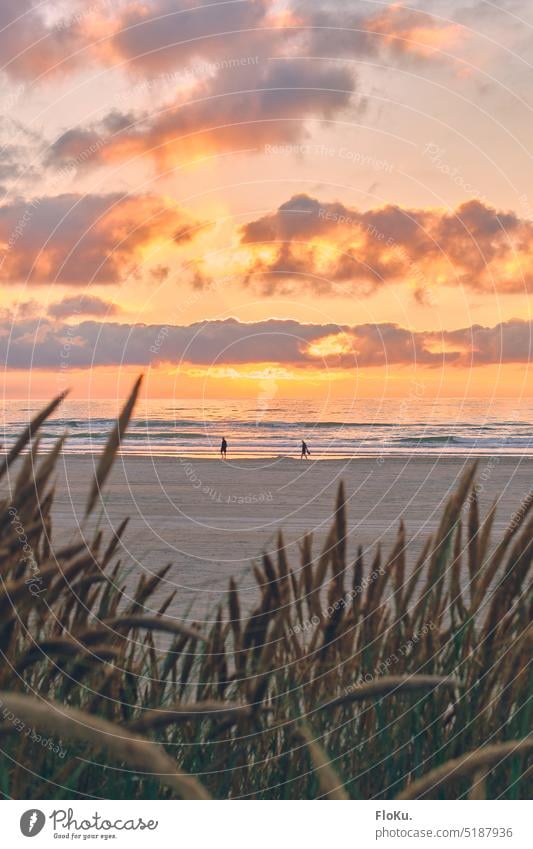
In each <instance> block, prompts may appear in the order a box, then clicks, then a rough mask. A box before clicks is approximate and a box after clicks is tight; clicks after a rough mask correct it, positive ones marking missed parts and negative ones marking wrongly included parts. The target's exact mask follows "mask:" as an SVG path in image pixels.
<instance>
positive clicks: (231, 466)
mask: <svg viewBox="0 0 533 849" xmlns="http://www.w3.org/2000/svg"><path fill="white" fill-rule="evenodd" d="M97 461H98V457H97V455H90V456H80V455H69V454H65V455H64V456H63V457H62V458H61V459H60V462H59V464H58V467H57V472H58V486H57V488H56V497H55V504H54V509H53V521H54V532H55V533H54V538H55V540H56V545H58V544H61V545H63V544H64V543H65V542H67V541H69V540H71V539H74V538H75V537H76V534H77V533H79V532H80V529H81V532H82V533H83V534H86V535H87V536H88V537H90V536H91V535H92V531H93V529H94V527H95V525H98V527H100V528H101V529H102V530H103V531H104V538H107V537H109V534H110V532H111V529H112V528H116V527H118V525H119V524H120V522H121V521H122V520H123V519H124V518H125V517H130V522H129V525H128V527H127V529H126V532H125V534H124V540H123V546H122V551H121V559H122V561H123V565H124V568H125V569H127V570H128V576H127V579H126V580H125V584H126V586H127V587H130V586H133V584H134V583H136V581H137V578H138V576H139V575H140V574H145V575H147V576H148V577H149V576H150V575H151V574H153V573H154V572H155V571H157V570H159V569H161V568H162V567H163V566H164V565H165V564H167V563H172V564H173V565H172V568H171V569H170V571H169V573H168V575H167V577H166V579H165V582H164V583H163V585H162V588H161V589H160V591H159V595H156V597H155V602H157V603H159V602H162V601H163V599H164V598H165V596H166V595H167V594H168V592H171V591H174V590H175V591H176V596H175V598H174V600H173V602H172V606H171V608H170V612H171V613H172V614H173V615H176V616H179V617H180V618H183V619H184V620H186V621H187V620H192V619H198V618H200V619H201V618H210V616H211V614H212V613H213V611H214V610H215V608H216V606H217V604H219V603H221V602H222V601H223V600H224V599H225V591H226V589H227V586H228V580H229V578H230V577H231V576H233V577H235V578H236V579H238V583H239V585H240V587H241V590H242V593H243V598H246V594H247V587H249V593H250V597H249V600H250V603H252V601H253V599H255V597H256V596H255V593H256V590H255V589H254V588H253V584H254V581H253V579H252V580H250V579H248V578H247V574H248V575H249V570H250V565H251V562H252V561H253V560H254V559H257V558H259V557H260V556H261V554H262V552H263V551H275V549H276V538H277V533H278V531H280V530H281V531H282V533H283V536H284V540H285V542H286V543H287V545H288V551H289V558H290V562H291V563H292V564H294V565H296V564H297V563H298V561H299V557H298V554H299V552H298V546H299V544H300V543H301V541H302V538H303V536H304V534H305V533H306V532H311V533H312V534H313V541H314V551H315V553H318V551H319V549H320V547H321V545H323V543H324V540H325V537H326V534H327V531H328V528H329V526H330V523H331V520H332V516H333V512H334V504H335V498H336V493H337V489H338V486H339V483H340V481H343V482H344V486H345V492H346V500H347V517H348V541H347V547H348V552H349V554H350V557H352V558H353V557H354V556H355V553H356V550H357V546H359V545H361V546H362V547H363V550H364V551H365V552H367V559H368V556H369V552H370V551H372V550H373V548H374V546H375V545H376V544H377V543H378V542H379V543H380V544H381V545H382V547H383V550H384V552H385V553H387V552H388V551H389V550H390V547H391V546H392V543H393V541H394V538H395V535H396V531H397V528H398V523H399V522H400V520H403V522H404V523H405V528H406V534H407V538H408V541H409V548H408V563H407V566H408V569H409V568H412V566H413V564H414V562H415V560H416V556H417V555H418V553H419V552H420V550H421V548H422V545H423V543H424V542H425V540H426V538H427V536H428V535H429V534H431V533H432V532H433V531H434V530H435V529H436V528H437V526H438V523H439V521H440V518H441V515H442V508H443V505H444V502H445V501H446V499H447V498H448V496H449V495H450V494H451V492H452V491H453V490H454V487H455V485H456V483H457V481H458V479H459V477H460V475H461V474H462V472H463V471H464V469H465V467H466V466H467V465H468V464H469V463H470V462H472V460H470V459H469V458H468V457H466V456H463V457H457V458H453V457H445V458H442V457H436V456H434V457H426V458H421V457H419V456H417V457H412V456H405V457H386V456H385V457H384V456H379V457H374V458H369V457H365V458H360V459H352V460H349V461H340V460H330V461H329V460H321V461H307V462H306V461H299V460H294V459H289V458H276V459H274V458H273V459H271V460H265V459H264V458H263V459H260V460H259V459H255V460H252V459H250V460H235V461H232V460H231V459H228V461H227V462H222V461H220V460H219V459H213V460H205V459H192V458H180V457H146V456H122V457H118V458H117V459H116V461H115V465H114V467H113V469H112V471H111V474H110V476H109V478H108V481H107V483H106V485H105V489H104V498H103V504H102V505H101V507H100V509H98V508H97V509H95V511H94V515H93V517H92V518H91V521H90V523H89V524H87V525H86V524H84V523H83V513H84V507H85V503H86V499H87V494H88V490H89V486H90V481H91V479H92V476H93V472H94V468H95V464H96V463H97ZM477 462H478V471H477V481H478V489H477V491H478V497H479V504H480V511H481V514H482V515H483V514H484V512H485V511H486V510H487V509H488V508H489V506H490V505H491V503H492V502H493V500H495V499H496V500H497V501H498V510H497V516H496V521H495V525H494V538H495V539H498V538H500V537H501V532H502V531H503V530H504V529H505V527H507V526H508V525H509V523H510V522H511V521H512V518H513V515H514V514H515V513H516V512H517V511H519V510H520V506H521V504H522V503H523V501H524V499H525V498H526V497H527V495H528V493H529V492H530V490H531V481H532V472H533V460H532V459H531V458H527V457H504V456H497V455H496V456H490V457H488V456H486V457H481V458H478V460H477ZM465 518H466V517H465ZM57 541H59V543H58V542H57ZM153 609H154V610H155V609H157V605H156V604H154V606H153Z"/></svg>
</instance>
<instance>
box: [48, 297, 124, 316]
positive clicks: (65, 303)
mask: <svg viewBox="0 0 533 849" xmlns="http://www.w3.org/2000/svg"><path fill="white" fill-rule="evenodd" d="M117 312H118V308H117V306H116V304H114V303H113V302H112V301H104V299H103V298H98V297H97V296H96V295H71V296H69V297H66V298H63V300H61V301H58V302H57V303H55V304H51V305H50V306H49V307H48V315H49V316H50V317H51V318H70V317H71V316H78V315H96V316H113V315H116V314H117Z"/></svg>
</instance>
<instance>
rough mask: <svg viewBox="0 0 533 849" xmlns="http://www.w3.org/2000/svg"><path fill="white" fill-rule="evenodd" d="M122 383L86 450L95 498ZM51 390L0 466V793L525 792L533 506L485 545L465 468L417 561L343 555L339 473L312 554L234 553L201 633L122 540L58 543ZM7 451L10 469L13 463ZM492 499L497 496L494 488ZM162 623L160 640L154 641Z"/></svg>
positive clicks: (403, 543)
mask: <svg viewBox="0 0 533 849" xmlns="http://www.w3.org/2000/svg"><path fill="white" fill-rule="evenodd" d="M138 388H139V385H138V384H136V386H135V388H134V390H133V393H132V395H131V397H130V399H129V400H128V402H127V404H126V406H125V408H124V410H123V412H122V414H121V416H120V418H119V421H118V422H117V426H116V428H115V429H114V431H113V433H112V434H111V435H110V439H109V443H108V445H107V448H106V450H105V452H104V453H103V456H102V457H101V459H100V462H99V465H98V468H97V472H96V477H95V480H94V481H93V482H92V483H91V485H90V487H89V492H88V502H87V512H88V513H90V512H91V511H92V510H94V508H95V505H96V504H97V503H98V499H99V496H100V490H101V487H102V486H103V485H104V484H105V479H106V477H107V475H108V473H109V471H110V469H111V466H112V463H113V460H114V459H115V456H116V453H117V451H118V449H119V447H120V441H121V439H122V437H123V434H124V432H125V430H126V428H127V424H128V420H129V418H130V416H131V413H132V410H133V405H134V402H135V397H136V395H137V392H138ZM61 400H62V399H61V398H59V399H57V401H56V402H53V403H52V404H50V405H49V407H48V408H47V409H46V410H45V411H43V413H42V414H40V415H39V416H38V417H36V419H35V420H34V422H33V423H32V425H31V426H30V427H29V428H27V429H26V430H25V432H24V433H23V434H22V435H21V437H20V439H19V440H18V442H17V443H16V445H15V446H14V447H13V448H12V449H11V450H10V452H9V453H8V454H7V456H6V459H5V462H4V466H3V468H2V469H0V477H2V478H3V481H2V484H3V490H4V491H3V493H2V498H1V501H0V552H1V570H0V575H1V584H0V648H1V651H2V659H3V662H2V664H1V666H0V749H1V751H2V755H1V760H0V791H1V792H2V793H3V794H4V796H6V797H11V798H26V799H27V798H32V799H38V798H46V799H52V798H62V799H68V798H86V797H98V798H171V797H174V796H177V797H183V798H209V797H213V798H240V797H246V798H265V799H268V798H274V799H288V798H293V799H294V798H296V799H313V798H328V799H348V798H355V799H370V798H383V799H391V798H396V797H398V798H466V797H468V796H470V797H471V798H512V799H516V798H529V797H530V796H531V789H532V786H531V771H530V767H531V760H532V749H533V738H532V737H531V736H529V735H530V731H531V718H532V717H531V661H530V658H531V647H532V640H531V637H532V634H531V624H530V623H531V612H532V611H531V602H532V594H531V582H530V572H531V562H532V555H533V511H532V510H531V508H532V506H533V501H532V500H531V499H530V500H529V501H528V502H526V503H525V504H523V505H522V506H521V508H520V510H518V511H517V513H516V514H515V516H514V518H513V521H512V524H511V526H510V527H509V528H508V530H507V531H506V532H505V533H504V535H503V536H502V537H501V539H498V540H494V541H493V540H492V525H493V522H494V517H495V509H494V508H493V509H492V510H490V511H489V513H488V515H487V516H485V517H484V518H483V519H480V517H479V511H478V504H477V499H476V495H475V492H476V490H475V486H474V483H475V466H474V465H472V466H471V467H470V468H469V469H468V470H467V471H466V472H465V474H464V476H463V477H462V479H461V481H460V483H459V485H458V488H457V491H456V492H455V494H454V495H453V496H452V497H451V498H450V499H449V501H448V502H447V504H446V506H445V508H444V511H443V514H442V518H441V522H440V526H439V528H438V530H437V532H436V533H435V534H434V536H433V537H431V538H429V539H428V540H427V543H426V545H425V548H424V550H423V553H422V555H421V556H420V557H419V559H418V562H416V563H412V562H410V561H409V543H408V541H407V539H406V535H405V529H404V527H403V525H402V524H401V523H400V526H399V529H398V536H397V540H396V543H395V545H394V546H393V548H392V551H390V552H389V553H387V554H386V555H384V554H383V553H382V552H381V550H380V548H379V546H378V547H376V550H375V552H374V555H373V558H372V559H371V561H370V562H367V561H366V560H365V558H364V557H363V554H362V552H361V551H359V553H358V555H357V556H356V558H355V562H348V559H347V551H346V537H347V517H346V510H345V499H344V491H343V487H342V485H341V487H340V488H339V492H338V497H337V503H336V507H335V518H334V522H333V525H332V528H331V530H330V533H329V536H328V538H327V541H326V544H325V546H324V548H323V550H322V551H320V552H315V551H314V550H313V544H312V539H311V537H310V536H307V537H305V539H304V541H303V543H302V545H301V553H300V560H299V562H298V563H294V564H290V563H289V562H288V559H287V554H286V551H285V547H284V543H283V538H282V536H281V535H280V536H279V538H278V542H277V547H276V550H275V551H273V552H271V553H268V554H267V553H265V554H264V556H263V558H262V561H261V562H260V563H255V564H254V565H253V573H254V575H255V580H256V583H257V604H256V607H255V608H254V609H253V610H252V611H251V613H246V612H243V610H242V605H241V599H240V597H239V592H238V589H237V586H236V584H235V582H234V581H233V580H230V582H229V588H228V595H227V601H226V602H225V603H224V604H221V605H220V606H219V607H218V609H217V610H216V612H215V615H214V616H213V621H214V624H212V625H211V627H210V628H206V627H203V626H201V625H198V626H194V627H190V626H185V625H184V624H182V623H181V622H180V621H179V620H178V619H176V618H172V617H171V616H170V614H169V612H168V611H169V609H171V607H170V605H171V603H172V599H173V594H171V595H170V596H169V597H168V599H167V600H166V601H165V603H164V604H163V605H162V607H161V608H160V610H159V612H158V614H157V615H156V616H154V615H153V614H151V615H146V614H145V613H144V606H145V604H146V603H147V602H148V600H149V599H150V598H151V597H152V596H153V595H154V592H155V591H156V589H157V588H158V585H159V583H160V582H161V580H162V578H163V577H164V576H165V575H166V574H167V572H168V571H169V568H170V567H168V566H165V567H163V568H162V569H161V570H160V571H159V573H158V574H157V575H156V576H155V577H145V576H144V575H143V574H141V575H140V576H139V579H138V583H137V586H136V589H135V591H134V594H133V599H132V598H131V593H129V594H128V596H126V594H125V592H124V584H123V569H124V564H122V562H121V560H120V551H121V544H120V541H121V538H122V536H123V534H124V533H125V531H126V527H127V520H126V519H125V520H124V522H123V523H122V524H121V525H120V527H119V528H117V529H116V531H115V532H114V533H113V534H111V537H110V538H109V539H104V534H103V533H102V531H101V530H96V531H95V532H94V535H93V536H92V538H91V539H90V540H81V539H80V541H79V543H73V544H70V545H65V544H62V542H61V541H56V539H55V536H54V532H53V526H52V518H51V516H52V505H53V499H54V467H55V464H56V462H57V459H58V457H59V454H60V450H61V446H62V443H61V441H60V442H59V443H58V444H57V446H56V447H55V448H54V450H53V451H51V452H50V453H49V454H45V455H41V454H40V453H39V450H38V448H39V429H40V427H41V426H42V424H43V422H45V421H46V418H47V417H48V416H49V415H50V414H51V413H52V412H53V410H54V409H55V405H56V404H57V403H60V401H61ZM14 463H17V469H16V474H14V473H13V464H14ZM495 495H496V494H495ZM161 634H165V635H166V640H167V644H168V647H167V648H165V649H164V650H162V649H161V642H160V640H161V637H160V635H161Z"/></svg>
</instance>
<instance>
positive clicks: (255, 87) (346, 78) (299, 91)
mask: <svg viewBox="0 0 533 849" xmlns="http://www.w3.org/2000/svg"><path fill="white" fill-rule="evenodd" d="M354 86H355V83H354V76H353V73H352V72H351V71H350V70H348V69H346V68H340V67H334V66H332V65H330V64H328V63H321V62H316V61H314V62H313V61H307V60H304V59H302V60H297V59H283V60H276V61H274V62H268V63H262V64H257V65H255V64H252V65H250V66H249V67H243V68H241V69H240V71H239V72H238V74H236V75H234V76H233V77H232V85H231V86H229V87H228V84H227V82H226V80H222V79H221V78H220V77H219V76H215V77H214V78H212V79H209V80H208V81H205V82H204V83H202V84H200V85H199V86H198V87H197V88H196V89H195V90H194V93H192V94H191V95H190V96H189V97H187V98H184V97H182V98H178V99H177V100H176V101H175V102H174V103H173V104H171V105H170V106H167V107H165V108H164V109H161V110H160V111H158V112H156V113H153V112H143V113H139V114H138V115H136V116H135V117H134V118H133V117H132V116H131V115H130V114H128V115H127V116H124V115H121V114H120V113H117V112H116V111H114V112H113V116H112V118H113V119H112V120H110V116H107V118H105V119H104V120H103V121H102V122H100V123H98V124H97V125H95V126H93V127H82V128H73V129H70V130H68V131H67V132H65V133H64V134H63V135H61V136H60V137H59V138H58V139H56V141H55V142H54V143H53V144H52V145H51V146H50V148H49V151H48V154H47V162H48V164H49V165H52V166H55V167H57V168H61V167H65V165H66V164H68V163H69V162H72V161H75V162H77V163H78V164H79V166H80V167H82V166H84V165H85V166H86V167H91V166H95V165H98V164H105V163H108V162H114V161H124V160H128V159H130V158H132V157H135V156H138V155H139V154H143V153H145V154H149V155H150V156H152V157H153V158H154V159H156V160H158V161H159V162H161V163H163V164H165V165H167V164H168V163H169V162H172V161H174V160H175V159H176V158H178V157H180V156H186V155H195V156H197V155H198V154H199V153H202V152H210V151H226V150H238V149H243V148H246V149H259V150H261V149H262V146H263V145H264V144H266V143H267V142H268V143H281V142H297V141H299V140H301V139H302V138H306V136H307V132H308V127H307V122H308V121H309V120H310V119H313V118H314V119H328V118H332V117H333V116H335V115H336V114H337V113H339V112H340V111H342V110H343V109H346V108H347V107H348V106H349V105H350V104H351V103H352V102H353V95H354ZM84 151H90V155H87V156H83V159H82V153H83V152H84Z"/></svg>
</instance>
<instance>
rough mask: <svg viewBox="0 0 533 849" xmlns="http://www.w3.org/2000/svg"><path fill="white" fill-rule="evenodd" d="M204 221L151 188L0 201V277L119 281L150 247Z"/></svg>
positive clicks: (178, 239) (179, 238) (175, 240)
mask: <svg viewBox="0 0 533 849" xmlns="http://www.w3.org/2000/svg"><path fill="white" fill-rule="evenodd" d="M204 226H205V224H202V223H200V222H198V221H195V220H194V219H192V218H191V217H190V216H189V215H188V214H187V213H186V212H184V211H183V210H182V209H180V208H179V207H178V206H176V204H174V203H172V202H171V201H169V200H167V199H164V198H161V197H158V196H156V195H149V194H146V195H130V196H127V195H123V194H120V193H114V194H107V195H96V194H93V195H79V194H63V195H58V196H56V197H38V198H34V199H33V200H30V201H24V200H21V199H19V200H15V201H13V202H11V203H6V204H4V205H2V206H0V282H3V283H11V282H17V281H26V282H29V283H45V282H46V283H51V282H53V283H66V284H74V285H87V284H88V283H89V282H94V283H120V282H121V281H122V280H124V279H125V278H126V277H127V276H128V274H129V273H131V271H132V269H133V268H134V267H135V265H136V263H138V262H142V261H144V259H145V257H146V251H147V250H148V249H149V248H150V247H151V246H156V245H161V244H174V245H176V246H177V245H180V244H183V243H186V242H188V241H190V240H192V239H193V238H194V237H195V235H196V234H197V233H198V232H199V230H200V229H202V228H203V227H204Z"/></svg>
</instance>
